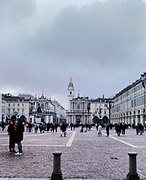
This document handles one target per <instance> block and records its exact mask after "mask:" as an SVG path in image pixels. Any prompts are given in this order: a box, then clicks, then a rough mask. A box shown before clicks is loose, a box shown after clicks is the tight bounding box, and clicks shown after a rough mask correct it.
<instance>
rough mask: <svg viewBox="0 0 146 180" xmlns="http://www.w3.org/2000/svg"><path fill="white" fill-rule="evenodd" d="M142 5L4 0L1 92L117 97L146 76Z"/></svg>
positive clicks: (0, 9) (112, 0) (133, 0)
mask: <svg viewBox="0 0 146 180" xmlns="http://www.w3.org/2000/svg"><path fill="white" fill-rule="evenodd" d="M145 65H146V4H145V2H144V1H142V0H104V1H103V0H100V1H99V0H0V67H1V68H0V89H1V90H0V91H1V92H2V93H8V92H10V93H12V94H14V95H18V94H19V93H29V94H32V95H35V94H41V93H42V92H44V93H45V94H46V95H47V96H48V97H50V96H51V97H52V99H56V100H57V101H59V102H60V103H61V104H62V105H63V106H64V107H67V106H66V105H67V86H68V83H69V79H70V77H72V80H73V83H74V86H75V94H76V95H77V93H78V90H79V91H80V95H81V96H84V95H85V96H89V97H90V98H98V97H101V96H102V95H103V94H104V95H105V97H111V96H113V95H115V94H116V93H118V92H119V91H121V90H122V89H123V88H125V87H126V86H128V85H130V84H131V83H132V82H134V81H135V80H137V79H139V77H140V75H141V74H142V73H143V72H145V71H146V66H145Z"/></svg>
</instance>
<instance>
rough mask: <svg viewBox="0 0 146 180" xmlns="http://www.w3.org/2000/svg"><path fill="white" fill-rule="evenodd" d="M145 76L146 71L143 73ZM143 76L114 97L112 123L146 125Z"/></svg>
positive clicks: (145, 97)
mask: <svg viewBox="0 0 146 180" xmlns="http://www.w3.org/2000/svg"><path fill="white" fill-rule="evenodd" d="M143 76H146V73H144V74H143V75H141V77H143ZM141 77H140V78H139V79H138V80H136V81H135V82H134V83H132V84H131V85H129V86H127V87H126V88H124V89H123V90H122V91H121V92H119V93H117V94H116V95H115V96H114V97H113V102H114V107H113V108H112V109H111V121H112V123H115V122H116V123H119V122H124V123H126V124H135V125H136V124H137V123H142V124H143V125H146V114H145V113H146V91H145V88H146V87H145V86H144V84H143V83H144V81H143V80H142V78H141Z"/></svg>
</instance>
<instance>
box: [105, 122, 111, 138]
mask: <svg viewBox="0 0 146 180" xmlns="http://www.w3.org/2000/svg"><path fill="white" fill-rule="evenodd" d="M109 129H110V126H109V124H107V125H106V134H107V137H108V136H109Z"/></svg>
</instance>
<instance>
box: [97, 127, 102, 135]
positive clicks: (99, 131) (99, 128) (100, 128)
mask: <svg viewBox="0 0 146 180" xmlns="http://www.w3.org/2000/svg"><path fill="white" fill-rule="evenodd" d="M101 130H102V126H101V125H99V126H98V136H102V132H101Z"/></svg>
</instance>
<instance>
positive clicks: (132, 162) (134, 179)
mask: <svg viewBox="0 0 146 180" xmlns="http://www.w3.org/2000/svg"><path fill="white" fill-rule="evenodd" d="M128 155H129V173H128V174H127V180H140V177H139V176H138V173H137V166H136V156H137V153H136V152H129V153H128Z"/></svg>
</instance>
